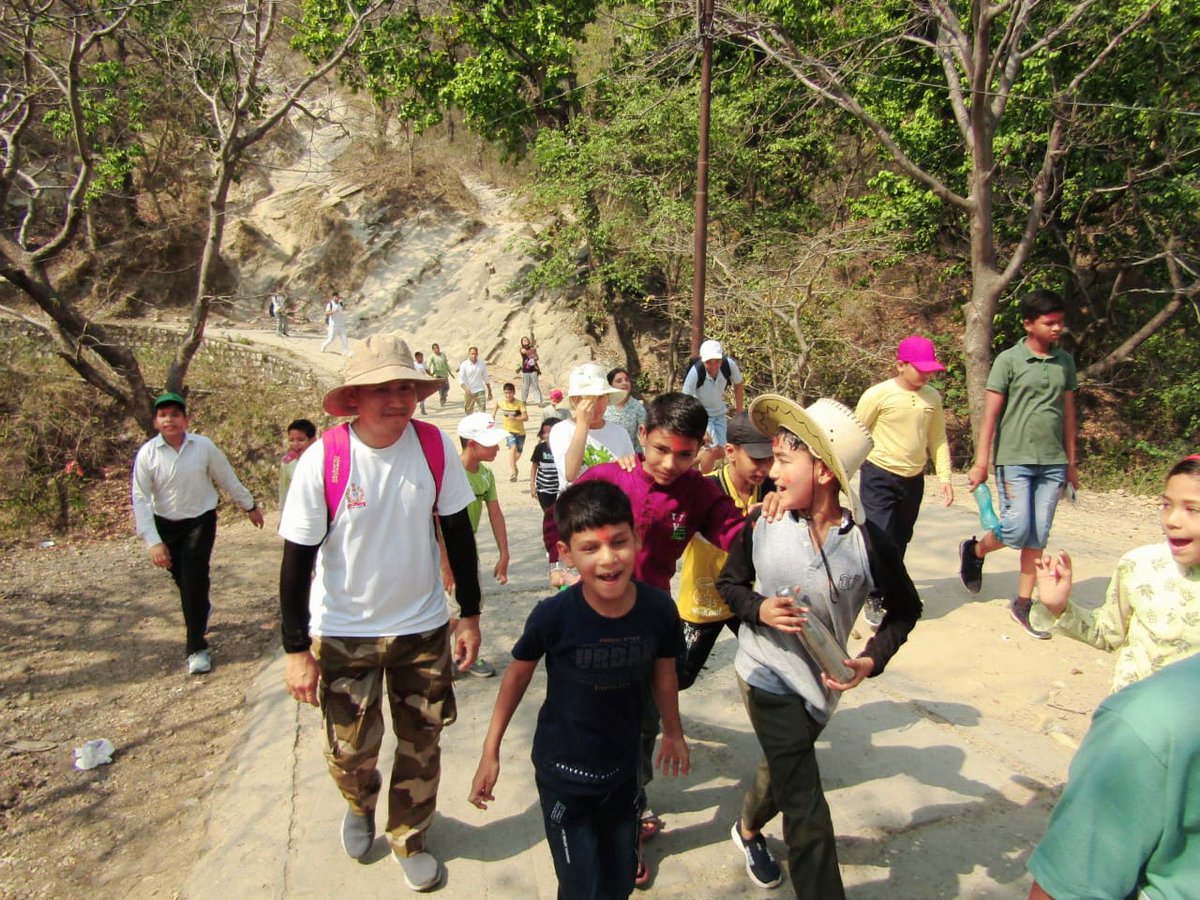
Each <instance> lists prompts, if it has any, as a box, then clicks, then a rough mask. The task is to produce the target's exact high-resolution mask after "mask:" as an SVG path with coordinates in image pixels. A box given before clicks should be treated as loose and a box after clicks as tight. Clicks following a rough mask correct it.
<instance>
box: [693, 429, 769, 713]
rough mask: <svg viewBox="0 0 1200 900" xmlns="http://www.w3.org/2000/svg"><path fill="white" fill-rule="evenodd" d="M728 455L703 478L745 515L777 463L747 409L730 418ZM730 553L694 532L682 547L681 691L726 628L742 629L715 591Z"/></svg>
mask: <svg viewBox="0 0 1200 900" xmlns="http://www.w3.org/2000/svg"><path fill="white" fill-rule="evenodd" d="M725 459H726V463H725V465H723V466H722V467H721V468H719V469H717V470H716V471H715V472H712V473H711V474H709V475H706V476H705V477H707V478H711V479H712V480H713V482H714V483H715V484H716V485H717V486H718V487H719V488H720V489H721V490H722V491H723V492H724V493H725V496H727V497H729V498H730V499H731V500H732V501H733V502H734V503H735V504H737V508H738V511H739V512H741V514H742V515H743V516H744V515H747V514H748V513H749V512H750V510H751V508H752V507H754V506H756V505H757V504H759V503H761V502H762V498H763V497H764V496H765V495H766V494H769V493H770V492H771V491H773V490H774V489H775V486H774V485H773V484H772V483H771V479H770V478H768V477H767V473H768V472H770V471H771V464H772V463H773V462H774V456H773V454H772V450H771V439H770V438H769V437H767V436H766V435H765V434H763V433H762V432H761V431H759V430H758V429H757V428H755V427H754V425H753V424H752V423H751V422H750V417H749V416H748V415H747V414H746V413H744V412H742V413H738V414H737V415H736V416H734V417H733V419H732V420H731V421H730V423H729V443H728V444H726V445H725ZM728 555H729V554H727V553H726V552H725V551H724V550H722V549H721V548H720V547H718V546H716V545H715V544H713V543H711V542H709V541H708V540H707V539H706V538H705V537H704V536H703V535H701V534H696V535H693V536H692V539H691V540H690V541H689V542H688V545H687V548H686V549H685V550H684V551H683V564H682V566H681V568H680V572H679V596H678V597H677V598H676V600H675V605H676V607H677V608H678V609H679V618H680V620H681V621H682V623H683V646H684V651H683V655H682V656H680V657H679V666H678V672H679V689H680V690H681V691H685V690H687V689H688V688H690V687H691V686H692V685H693V684H695V682H696V679H697V678H698V677H699V676H700V670H701V669H703V668H704V664H705V663H706V662H707V661H708V657H709V654H710V653H712V648H713V645H714V644H716V642H717V638H719V637H720V636H721V632H722V630H724V629H725V628H728V629H729V630H730V631H732V632H733V634H734V636H736V635H737V633H738V626H739V624H740V623H739V622H738V620H737V617H736V616H734V614H733V610H731V609H730V608H729V606H728V604H726V602H725V601H724V600H722V599H721V593H720V591H718V590H717V577H718V576H719V575H720V574H721V569H722V567H723V566H724V565H725V560H726V558H727V557H728Z"/></svg>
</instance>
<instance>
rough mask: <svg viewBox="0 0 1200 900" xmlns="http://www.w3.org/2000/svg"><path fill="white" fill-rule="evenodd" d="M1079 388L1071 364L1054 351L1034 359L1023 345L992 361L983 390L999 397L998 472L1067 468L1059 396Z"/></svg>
mask: <svg viewBox="0 0 1200 900" xmlns="http://www.w3.org/2000/svg"><path fill="white" fill-rule="evenodd" d="M1077 386H1078V381H1077V379H1076V376H1075V360H1074V358H1073V357H1072V356H1071V354H1070V353H1067V352H1066V351H1065V350H1063V349H1061V348H1059V347H1055V348H1054V349H1053V350H1051V352H1050V355H1049V356H1039V355H1037V354H1036V353H1034V352H1033V351H1032V350H1030V349H1029V348H1028V347H1027V346H1026V345H1025V341H1024V340H1022V341H1020V342H1019V343H1017V344H1016V345H1015V346H1012V347H1009V348H1008V349H1007V350H1005V351H1004V352H1003V353H1001V354H1000V355H999V356H997V357H996V361H995V362H994V363H992V371H991V372H990V373H989V374H988V380H987V389H988V390H989V391H995V392H996V393H998V394H1003V395H1004V410H1003V412H1002V413H1001V414H1000V421H999V422H998V423H997V424H996V442H995V445H994V446H993V450H994V453H993V457H992V459H993V461H994V462H995V464H996V465H998V466H1048V465H1066V464H1067V448H1066V444H1065V442H1064V440H1063V419H1064V412H1063V393H1064V392H1066V391H1074V390H1075V389H1076V387H1077Z"/></svg>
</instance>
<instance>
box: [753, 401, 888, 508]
mask: <svg viewBox="0 0 1200 900" xmlns="http://www.w3.org/2000/svg"><path fill="white" fill-rule="evenodd" d="M749 413H750V420H751V421H752V422H753V423H754V427H755V428H757V429H758V430H759V431H761V432H762V433H763V434H766V435H770V436H772V437H774V435H775V434H776V433H777V432H778V431H779V429H780V428H786V429H787V430H788V431H790V432H791V433H792V434H794V435H796V437H798V438H800V440H801V441H803V442H804V445H805V446H806V447H808V449H809V451H810V452H811V453H812V455H813V456H815V457H816V458H817V459H819V460H821V462H823V463H825V465H827V466H828V467H829V468H830V470H831V471H832V472H833V474H834V476H835V477H836V478H837V480H838V483H839V484H840V485H841V488H842V491H843V492H844V493H845V494H846V496H847V497H848V498H849V500H850V511H851V512H852V513H853V514H854V521H856V522H859V523H862V522H865V521H866V516H865V515H864V514H863V508H862V501H861V500H860V499H859V496H858V491H857V490H855V488H854V486H853V485H852V484H851V482H850V479H851V477H853V475H854V473H855V472H857V471H858V469H859V467H860V466H862V464H863V462H865V461H866V458H867V456H868V454H870V452H871V449H872V448H873V447H874V446H875V442H874V441H873V440H872V439H871V432H870V431H868V430H867V426H866V425H864V424H863V423H862V422H861V421H860V420H859V418H858V417H857V416H856V415H854V411H853V410H851V409H850V407H848V406H846V405H845V404H842V403H839V402H838V401H836V400H830V399H828V398H826V397H822V398H821V399H820V400H815V401H813V403H812V404H811V405H809V406H808V407H803V406H801V405H800V404H799V403H796V402H795V401H794V400H789V399H788V398H787V397H783V396H780V395H779V394H763V395H761V396H759V397H755V398H754V400H753V401H752V402H751V403H750V408H749Z"/></svg>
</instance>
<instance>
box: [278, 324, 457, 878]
mask: <svg viewBox="0 0 1200 900" xmlns="http://www.w3.org/2000/svg"><path fill="white" fill-rule="evenodd" d="M353 345H354V346H353V355H352V356H351V357H350V359H349V361H348V363H347V366H346V374H345V379H344V381H343V383H342V384H341V386H339V387H337V388H334V389H333V390H332V391H330V392H329V393H328V394H326V395H325V401H324V407H325V411H326V412H328V413H329V414H330V415H334V416H354V420H353V421H352V422H350V423H349V424H348V425H342V426H337V427H335V428H333V429H330V431H329V432H327V433H326V434H325V435H323V436H322V439H321V440H320V441H318V442H317V443H316V444H314V445H313V446H312V447H310V448H309V449H308V450H307V451H305V453H304V455H303V456H301V457H300V461H299V462H298V463H297V465H296V473H295V476H294V478H293V480H292V486H291V489H290V490H289V493H288V502H287V506H286V507H285V508H284V513H283V517H282V520H281V521H280V524H279V533H280V535H281V536H282V537H283V538H284V540H285V544H284V553H283V567H282V572H281V576H280V605H281V607H282V612H283V627H282V631H283V646H284V649H285V650H286V651H287V654H288V656H287V670H286V678H287V685H288V690H289V692H290V693H291V694H292V696H293V697H295V698H296V699H297V700H300V701H303V702H306V703H311V704H313V705H319V706H320V707H321V712H322V715H323V717H324V719H325V732H326V735H327V739H328V741H329V746H328V748H327V753H326V758H327V760H328V762H329V771H330V774H331V775H332V776H333V779H334V781H335V782H337V785H338V788H339V789H340V790H341V792H342V796H343V797H345V799H346V801H347V803H348V805H349V808H348V809H347V811H346V814H345V817H344V819H343V821H342V834H341V840H342V846H343V848H344V849H345V850H346V852H347V854H349V855H350V856H352V857H354V858H355V859H362V858H364V857H365V856H367V855H368V853H369V852H370V850H371V847H372V845H373V843H374V838H375V806H376V801H377V800H378V797H379V793H380V790H381V789H382V788H383V781H382V778H381V776H380V774H379V771H378V770H377V769H376V763H377V761H378V757H379V749H380V745H381V743H382V740H383V734H384V730H385V726H384V723H383V717H382V714H381V700H382V693H383V691H384V690H385V689H386V691H387V694H388V700H389V704H390V707H391V711H392V718H393V722H394V723H395V729H396V732H397V738H398V742H399V748H398V749H397V751H396V756H395V759H394V761H393V763H392V772H391V778H390V784H389V785H388V798H389V800H388V818H387V836H388V841H389V843H390V845H391V848H392V852H393V854H394V855H395V857H396V859H397V860H398V861H399V862H400V864H401V866H402V867H403V869H404V878H405V882H406V883H407V884H408V886H409V887H410V888H412V889H413V890H417V891H426V890H431V889H432V888H434V887H436V886H437V884H438V883H439V882H440V880H441V866H440V864H439V863H438V861H437V859H436V857H434V856H433V854H431V853H430V852H429V851H428V850H427V849H426V846H425V833H426V831H427V829H428V828H429V824H430V821H431V820H432V818H433V812H434V808H435V806H436V804H437V783H438V777H439V749H438V739H439V736H440V733H441V729H442V726H443V724H447V723H449V722H452V721H453V720H454V718H455V703H454V691H453V687H452V684H453V681H452V677H451V670H450V666H451V643H452V640H451V637H452V635H451V631H450V614H449V610H448V608H447V604H446V598H445V589H444V583H443V579H442V576H441V570H440V566H439V547H438V533H437V532H438V524H439V523H440V527H441V533H442V537H443V540H444V543H445V546H446V552H447V555H448V557H449V563H450V568H451V570H452V571H453V574H454V578H455V582H456V599H457V601H458V603H459V606H460V607H461V615H462V618H461V620H460V622H459V625H458V628H457V630H456V631H455V632H454V634H453V644H454V658H455V662H456V663H457V664H458V665H459V668H461V669H464V670H465V669H466V668H467V667H469V666H470V665H471V663H473V662H474V661H475V658H476V656H477V654H478V652H479V644H480V633H479V606H480V591H479V572H478V559H477V556H476V551H475V537H474V532H473V531H472V529H471V522H470V519H469V517H468V515H467V506H468V504H470V503H471V501H472V500H474V499H475V498H474V493H473V492H472V490H471V486H470V484H469V483H468V481H467V476H466V473H465V472H464V470H463V467H462V462H461V461H460V460H459V456H458V453H457V452H456V451H455V448H454V446H453V445H452V444H451V443H450V440H449V438H447V437H446V435H444V434H442V433H441V432H440V431H439V430H438V429H436V428H435V427H434V426H432V425H430V424H428V423H424V422H416V421H415V420H414V419H413V413H414V412H415V410H416V409H417V404H418V403H419V402H420V401H421V400H423V399H425V398H426V397H428V396H429V395H430V394H433V393H436V391H437V389H438V384H439V381H438V379H437V378H435V377H432V376H430V375H427V374H425V373H423V372H420V371H418V370H417V369H416V368H414V366H413V358H412V354H411V353H410V352H409V349H408V345H407V344H406V343H405V342H404V341H403V340H401V339H400V338H399V337H398V336H397V335H393V334H378V335H372V336H371V337H369V338H367V339H366V340H365V341H355V342H353ZM347 469H348V471H347ZM327 482H328V483H329V484H331V485H339V486H340V490H338V489H332V490H327ZM439 482H440V486H439ZM435 516H436V517H437V519H436V521H435ZM314 567H315V568H314ZM385 676H386V677H385Z"/></svg>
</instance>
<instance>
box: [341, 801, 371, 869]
mask: <svg viewBox="0 0 1200 900" xmlns="http://www.w3.org/2000/svg"><path fill="white" fill-rule="evenodd" d="M374 843H375V810H371V811H370V812H368V813H367V814H366V815H362V816H360V815H359V814H358V813H356V812H355V811H354V810H353V809H347V810H346V815H345V817H344V818H343V819H342V849H343V850H345V851H346V855H347V856H349V857H351V858H353V859H362V858H363V857H365V856H366V855H367V854H368V853H370V852H371V846H372V845H373V844H374Z"/></svg>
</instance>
